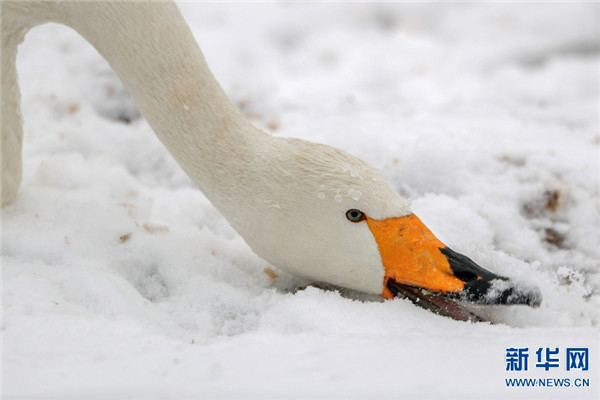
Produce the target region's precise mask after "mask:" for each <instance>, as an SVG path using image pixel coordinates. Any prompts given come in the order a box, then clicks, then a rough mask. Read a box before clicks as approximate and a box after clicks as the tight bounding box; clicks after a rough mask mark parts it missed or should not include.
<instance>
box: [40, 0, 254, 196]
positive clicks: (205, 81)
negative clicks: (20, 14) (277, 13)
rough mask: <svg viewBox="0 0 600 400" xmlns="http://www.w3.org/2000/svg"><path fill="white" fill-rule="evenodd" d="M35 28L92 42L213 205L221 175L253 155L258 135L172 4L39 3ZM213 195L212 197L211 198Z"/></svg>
mask: <svg viewBox="0 0 600 400" xmlns="http://www.w3.org/2000/svg"><path fill="white" fill-rule="evenodd" d="M31 11H32V12H33V13H34V14H35V12H37V11H39V12H40V15H38V16H37V17H36V16H32V18H37V21H36V22H37V23H41V22H49V21H52V22H59V23H62V24H64V25H67V26H69V27H71V28H73V29H74V30H75V31H77V32H78V33H79V34H81V35H82V36H83V37H84V38H85V39H86V40H88V41H89V42H90V43H91V44H92V45H93V46H94V47H95V48H96V49H97V50H98V51H99V52H100V54H102V55H103V56H104V57H105V58H106V60H107V61H108V62H109V64H110V65H111V67H112V68H113V69H114V71H115V72H116V73H117V75H118V76H119V78H120V79H121V81H122V82H123V84H124V85H125V86H126V87H127V89H128V90H129V92H130V94H131V96H132V98H133V99H134V101H135V102H136V104H137V106H138V108H139V109H140V111H141V113H142V114H143V115H144V117H145V118H146V120H147V121H148V123H149V124H150V126H151V127H152V128H153V129H154V131H155V133H156V134H157V136H158V137H159V139H160V140H161V141H162V142H163V144H164V145H165V146H166V147H167V148H168V150H169V151H170V152H171V154H172V155H173V156H174V158H175V159H176V160H177V162H178V163H179V164H180V166H181V167H182V168H183V169H184V170H185V171H186V173H187V174H188V175H189V176H190V177H191V178H192V180H193V181H195V183H196V184H197V185H198V186H199V187H200V189H202V190H203V191H204V192H205V194H207V196H209V197H210V194H211V193H210V192H211V190H213V189H214V185H215V184H217V183H214V184H212V183H211V182H212V181H214V175H215V171H217V170H219V169H223V168H225V169H227V168H228V165H229V163H230V160H232V159H235V158H239V157H241V156H243V155H244V154H245V153H246V152H248V151H252V148H253V147H254V146H253V145H252V143H253V142H255V141H256V140H259V139H260V138H261V137H263V135H265V134H264V133H262V132H261V131H259V130H258V129H256V128H254V127H252V126H251V125H250V123H249V122H248V121H247V120H246V119H245V118H244V117H243V116H242V114H241V113H240V111H239V110H238V109H237V107H235V106H234V105H233V104H232V103H231V102H230V100H229V99H228V98H227V96H226V94H225V93H224V91H223V90H222V88H221V87H220V85H219V84H218V83H217V81H216V80H215V78H214V76H213V75H212V73H211V71H210V70H209V68H208V66H207V64H206V61H205V60H204V56H203V55H202V52H201V50H200V48H199V47H198V45H197V43H196V41H195V40H194V37H193V35H192V32H191V31H190V29H189V27H188V25H187V24H186V22H185V20H184V19H183V17H182V16H181V13H180V12H179V10H178V9H177V6H176V5H175V4H174V3H171V2H122V1H118V2H104V1H103V2H40V6H39V7H31ZM207 192H208V193H207Z"/></svg>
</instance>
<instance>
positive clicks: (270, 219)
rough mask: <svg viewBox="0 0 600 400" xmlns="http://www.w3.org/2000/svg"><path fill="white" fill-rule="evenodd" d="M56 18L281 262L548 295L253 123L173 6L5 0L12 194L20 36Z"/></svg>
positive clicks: (367, 179) (370, 171) (17, 159)
mask: <svg viewBox="0 0 600 400" xmlns="http://www.w3.org/2000/svg"><path fill="white" fill-rule="evenodd" d="M49 21H52V22H58V23H62V24H65V25H67V26H69V27H71V28H73V29H74V30H76V31H77V32H78V33H80V34H81V35H82V36H83V37H85V38H86V39H87V40H88V41H89V42H90V43H91V44H92V45H94V46H95V47H96V49H97V50H98V51H99V52H100V53H101V54H102V55H103V56H104V57H105V58H106V59H107V60H108V61H109V63H110V65H111V66H112V68H113V69H114V70H115V71H116V73H117V74H118V76H119V77H120V78H121V80H122V82H123V83H124V84H125V86H126V87H127V88H128V90H129V91H130V93H131V95H132V97H133V99H134V100H135V102H136V104H137V105H138V107H139V109H140V111H141V112H142V113H143V115H144V117H145V118H146V119H147V121H148V122H149V124H150V125H151V126H152V128H153V129H154V131H155V132H156V134H157V135H158V137H159V138H160V140H161V141H162V143H164V145H165V146H166V147H167V148H168V149H169V151H170V152H171V154H172V155H173V156H174V158H175V159H176V160H177V162H178V163H179V165H180V166H181V167H182V168H183V169H184V170H185V172H186V173H187V174H188V175H189V176H190V177H191V178H192V180H193V181H194V182H195V183H196V184H197V185H198V187H199V188H200V189H201V190H202V191H203V192H204V193H205V195H206V196H207V197H208V199H209V200H210V201H211V202H212V203H213V204H214V205H215V207H216V208H217V209H218V210H219V211H220V212H221V213H222V214H223V215H224V216H225V217H226V218H227V219H228V221H229V222H230V223H231V225H232V226H233V227H234V228H235V230H236V231H237V232H238V233H239V234H240V235H241V236H242V237H243V238H244V239H245V240H246V242H247V243H248V244H249V245H250V247H251V248H252V250H253V251H254V252H256V254H258V255H259V256H261V257H263V258H264V259H266V260H267V261H269V262H270V263H272V264H273V265H275V266H277V267H279V268H281V269H283V270H286V271H289V272H291V273H293V274H297V275H300V276H304V277H307V278H310V279H312V280H317V281H322V282H327V283H330V284H334V285H338V286H341V287H347V288H351V289H355V290H358V291H362V292H367V293H375V294H379V295H381V296H383V297H385V298H391V297H393V296H394V294H396V293H397V292H398V291H402V292H404V293H409V292H410V295H416V296H421V295H419V294H418V293H419V292H420V291H417V290H414V289H411V288H414V287H419V288H426V289H429V290H431V291H434V292H438V293H446V294H454V296H460V297H462V298H465V299H467V300H471V301H475V302H480V303H507V304H515V303H527V304H530V305H536V304H539V301H540V297H539V294H538V292H537V291H535V290H525V291H518V290H515V288H514V286H513V285H511V284H507V282H508V281H507V280H506V279H505V278H500V277H498V276H496V275H494V274H492V273H490V272H488V271H486V270H484V269H482V268H480V267H478V266H477V265H476V264H475V263H473V262H472V261H471V260H469V259H468V258H466V257H464V256H461V255H459V254H457V253H455V252H453V251H452V250H450V249H449V248H447V247H446V246H445V245H443V244H442V243H441V242H440V241H439V240H438V239H436V238H435V236H434V235H433V234H432V233H431V232H430V231H429V230H428V229H427V228H426V227H425V226H424V225H423V223H422V222H421V221H420V220H419V219H418V218H417V217H416V216H414V215H413V214H412V213H411V211H410V209H409V206H408V204H407V202H406V201H405V200H404V199H402V198H401V197H400V196H399V195H398V194H397V193H396V192H395V191H394V190H393V189H392V187H391V186H390V185H389V184H388V183H387V182H386V180H385V179H384V178H383V176H382V175H381V174H380V172H379V171H377V170H376V169H374V168H372V167H370V166H368V165H367V164H365V163H364V162H362V161H360V160H359V159H357V158H355V157H353V156H351V155H349V154H346V153H345V152H342V151H340V150H338V149H335V148H332V147H329V146H325V145H320V144H315V143H310V142H306V141H302V140H296V139H283V138H276V137H271V136H269V135H267V134H266V133H264V132H262V131H260V130H259V129H257V128H255V127H254V126H252V125H251V124H250V123H249V122H248V121H247V120H246V119H245V118H244V117H243V116H242V115H241V113H240V112H239V111H238V110H237V109H236V107H235V106H234V105H233V104H232V103H231V102H230V101H229V100H228V98H227V96H226V95H225V93H224V92H223V90H222V89H221V87H220V86H219V84H218V83H217V82H216V81H215V79H214V77H213V76H212V74H211V72H210V70H209V69H208V67H207V65H206V63H205V61H204V58H203V56H202V53H201V51H200V49H199V48H198V46H197V44H196V42H195V41H194V39H193V36H192V34H191V32H190V30H189V28H188V26H187V25H186V23H185V21H184V20H183V18H182V16H181V15H180V13H179V11H178V9H177V7H176V6H175V5H174V4H173V3H165V2H157V3H154V2H81V1H78V2H70V1H57V2H49V1H4V2H2V203H3V204H8V203H10V202H11V201H12V200H13V199H14V198H15V196H16V193H17V191H18V186H19V183H20V178H21V140H22V124H21V119H20V114H19V90H18V85H17V75H16V69H15V58H16V53H17V47H18V45H19V43H21V42H22V41H23V39H24V36H25V34H26V32H27V31H28V30H29V29H30V28H31V27H33V26H36V25H38V24H41V23H45V22H49ZM405 285H408V286H405ZM490 288H494V289H495V291H490V290H489V289H490ZM498 288H501V290H497V289H498ZM407 290H408V292H407ZM492 292H493V293H495V295H493V296H492V294H491V293H492ZM415 293H416V294H415ZM428 299H429V297H428Z"/></svg>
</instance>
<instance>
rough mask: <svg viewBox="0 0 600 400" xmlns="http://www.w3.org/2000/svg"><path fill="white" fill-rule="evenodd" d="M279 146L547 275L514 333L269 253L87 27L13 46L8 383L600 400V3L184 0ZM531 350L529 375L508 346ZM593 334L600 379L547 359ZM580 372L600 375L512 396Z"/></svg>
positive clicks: (46, 30)
mask: <svg viewBox="0 0 600 400" xmlns="http://www.w3.org/2000/svg"><path fill="white" fill-rule="evenodd" d="M181 9H182V12H183V14H184V16H185V18H186V20H187V21H188V22H189V24H190V25H191V27H192V30H193V32H194V34H195V36H196V38H197V40H198V41H199V43H200V46H201V48H202V49H203V50H204V52H205V55H206V58H207V60H208V63H209V65H210V66H211V68H212V70H213V72H214V73H215V75H216V76H217V79H218V80H219V81H220V82H221V84H222V85H223V87H224V89H225V90H226V92H227V93H228V94H229V95H230V97H231V98H232V100H233V101H234V102H235V103H236V104H237V105H238V106H239V107H240V108H241V109H242V110H243V112H244V113H245V114H246V115H247V116H248V118H250V119H251V120H252V121H253V122H254V123H256V124H257V125H258V126H261V127H263V128H264V129H266V130H269V131H270V132H271V133H272V134H273V135H280V136H294V137H301V138H305V139H308V140H313V141H318V142H323V143H328V144H331V145H334V146H337V147H340V148H343V149H345V150H347V151H349V152H351V153H353V154H355V155H358V156H360V157H362V158H363V159H364V160H366V161H367V162H369V163H371V164H373V165H375V166H376V167H378V168H381V169H382V171H383V173H384V174H385V175H386V176H387V177H388V178H389V179H390V180H391V182H392V183H393V185H394V186H395V187H396V188H397V190H398V191H399V192H400V193H401V194H403V195H405V196H407V197H410V198H411V199H412V204H413V210H414V211H415V212H416V213H417V214H418V215H419V216H420V217H421V219H423V220H424V222H425V223H426V224H427V225H428V226H429V227H430V228H431V229H432V231H433V232H434V233H436V234H437V236H438V237H439V238H440V239H441V240H442V241H444V242H445V243H446V244H448V245H449V246H450V247H452V248H454V249H455V250H457V251H460V252H461V253H464V254H466V255H468V256H469V257H471V258H473V259H474V260H476V261H477V262H478V263H479V264H481V265H482V266H484V267H485V268H487V269H489V270H491V271H494V272H497V273H500V274H503V275H507V276H511V277H515V278H518V279H521V280H524V281H527V282H532V283H534V284H536V285H538V286H539V287H540V289H541V291H542V293H543V296H544V302H543V304H542V306H541V307H540V308H538V309H531V308H527V307H516V306H515V307H489V308H487V309H484V310H479V311H481V312H484V313H487V314H488V315H489V317H490V318H492V319H493V320H495V321H497V322H498V323H497V324H493V325H492V324H487V323H479V324H471V323H464V322H457V321H453V320H449V319H447V318H443V317H439V316H436V315H434V314H432V313H430V312H428V311H425V310H423V309H420V308H417V307H415V306H413V305H412V304H411V303H410V302H408V301H406V300H401V299H396V300H393V301H385V302H381V301H378V300H377V299H373V298H366V297H364V296H361V295H360V294H357V293H348V292H345V291H342V292H341V293H340V291H337V290H327V289H323V288H321V287H318V286H312V285H310V282H305V281H302V280H300V279H297V278H295V277H292V276H290V275H289V274H286V273H284V272H282V271H279V270H275V269H274V268H273V267H272V266H270V265H268V263H266V262H265V261H263V260H261V259H260V258H258V257H257V256H255V255H254V254H253V253H252V252H251V251H250V250H249V248H248V247H247V246H246V245H245V243H244V242H243V240H242V239H241V238H240V237H239V236H237V235H236V233H235V232H234V231H233V230H232V229H231V228H230V227H229V226H228V224H227V221H226V220H225V219H224V218H223V217H222V216H221V215H219V213H218V212H217V211H216V210H215V209H214V208H213V207H212V205H211V204H210V203H209V202H208V201H207V200H206V199H205V198H204V196H203V195H202V193H200V192H199V191H198V190H196V189H195V188H194V187H193V185H192V184H191V183H190V181H189V180H188V178H187V177H186V176H185V175H184V174H183V172H182V171H181V170H180V169H179V167H178V166H177V165H176V164H175V162H174V161H173V160H172V159H171V157H170V156H169V154H168V153H167V151H166V150H165V148H164V147H163V146H162V145H161V144H160V143H159V142H158V141H157V139H156V138H155V136H154V135H153V133H152V131H151V129H150V128H149V127H148V125H147V124H146V122H145V121H144V120H143V119H142V118H140V117H139V114H138V113H137V111H136V109H135V106H133V105H132V104H131V101H130V100H129V99H128V98H127V95H126V91H124V89H123V88H122V86H121V85H120V83H119V82H118V80H117V79H116V78H115V77H114V75H113V74H112V72H110V69H109V67H108V65H107V64H106V63H105V61H104V60H103V59H102V58H101V57H100V56H99V55H98V54H97V53H96V52H95V50H94V49H93V48H92V47H91V46H89V45H88V44H87V43H86V42H85V41H84V40H83V39H81V38H80V37H79V36H78V35H77V34H76V33H74V32H73V31H71V30H69V29H67V28H64V27H61V26H58V25H46V26H43V27H39V28H36V29H34V30H33V31H32V32H30V34H29V35H28V36H27V39H26V41H25V43H24V45H22V47H21V49H20V55H19V72H20V81H21V86H22V112H23V115H24V120H25V148H24V179H23V186H22V189H21V193H20V196H19V198H18V200H17V201H16V203H14V204H13V205H11V206H10V207H8V208H6V209H4V210H3V214H2V215H3V216H2V303H3V304H2V305H3V311H2V327H1V328H2V378H3V389H2V390H3V395H4V396H5V397H6V398H11V397H35V398H44V397H52V398H87V397H97V398H120V397H128V398H163V397H164V398H167V397H169V398H181V397H189V398H215V397H238V398H257V397H258V398H261V397H274V398H304V397H318V398H340V399H341V398H348V397H356V398H400V397H402V398H436V399H438V398H445V399H447V398H458V397H460V398H471V397H474V398H489V397H493V398H503V397H506V398H509V397H510V398H528V397H531V396H538V397H540V398H542V397H543V398H554V397H557V398H579V397H587V398H598V397H597V396H598V387H599V386H600V357H598V353H599V351H600V344H599V336H600V335H599V332H600V330H599V326H600V273H599V271H600V261H599V260H600V232H599V226H600V190H599V185H600V169H599V168H600V164H599V162H600V161H599V160H600V123H599V111H598V106H599V99H600V76H599V75H600V74H599V65H600V63H599V61H600V28H599V26H600V6H599V5H598V3H574V4H565V3H563V4H560V3H551V4H548V3H529V4H516V3H504V4H502V3H495V4H487V5H481V4H475V3H460V4H446V3H438V4H424V5H416V4H410V3H402V4H380V5H372V4H371V5H367V4H351V5H343V4H328V5H319V4H302V3H298V4H248V5H240V4H235V5H234V4H226V5H216V4H195V3H184V4H181ZM509 347H528V348H529V349H530V350H529V351H530V354H531V358H530V360H529V363H530V368H529V371H528V372H517V371H511V372H507V371H506V361H505V355H506V349H507V348H509ZM540 347H551V348H556V347H558V348H560V351H561V360H562V357H563V356H564V355H563V353H562V352H564V350H565V348H566V347H589V348H590V353H591V355H590V357H591V360H590V369H589V371H570V372H566V371H565V369H564V364H562V365H561V367H560V368H559V369H556V370H551V371H548V372H546V371H544V369H543V368H541V369H540V368H535V367H534V364H535V362H536V360H535V350H536V349H537V348H540ZM513 377H539V378H545V377H554V378H556V377H559V378H560V377H570V378H571V379H573V378H575V377H583V378H588V379H590V382H591V387H589V388H574V387H570V388H555V387H554V388H548V387H546V388H527V389H526V388H507V387H505V381H504V380H505V378H513Z"/></svg>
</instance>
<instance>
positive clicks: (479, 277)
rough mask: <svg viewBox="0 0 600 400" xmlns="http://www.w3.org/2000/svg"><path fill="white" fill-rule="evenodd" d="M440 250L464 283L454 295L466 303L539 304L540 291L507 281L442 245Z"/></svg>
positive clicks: (540, 298)
mask: <svg viewBox="0 0 600 400" xmlns="http://www.w3.org/2000/svg"><path fill="white" fill-rule="evenodd" d="M440 251H441V252H442V254H444V255H445V256H446V258H447V259H448V263H449V264H450V268H451V269H452V272H453V273H454V276H456V277H457V278H459V279H460V280H462V281H463V282H465V286H464V288H463V290H462V291H461V292H460V293H459V294H458V297H459V299H460V300H465V301H468V302H470V303H475V304H484V305H493V304H505V305H517V304H522V305H527V306H530V307H539V305H540V304H541V303H542V293H541V292H540V290H539V289H538V288H537V287H534V286H528V285H525V284H522V283H518V282H514V281H511V280H510V279H508V278H504V277H502V276H498V275H496V274H494V273H491V272H490V271H487V270H485V269H483V268H481V267H480V266H479V265H477V264H476V263H475V262H473V260H471V259H470V258H468V257H466V256H463V255H462V254H459V253H457V252H455V251H454V250H452V249H450V248H448V247H444V248H441V249H440Z"/></svg>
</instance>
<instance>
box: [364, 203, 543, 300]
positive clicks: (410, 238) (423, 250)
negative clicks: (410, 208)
mask: <svg viewBox="0 0 600 400" xmlns="http://www.w3.org/2000/svg"><path fill="white" fill-rule="evenodd" d="M366 220H367V224H368V226H369V229H370V230H371V232H372V233H373V236H374V237H375V241H376V242H377V245H378V247H379V252H380V254H381V258H382V262H383V266H384V268H385V278H384V282H383V283H384V284H383V287H384V289H383V292H382V293H381V296H382V297H384V298H387V299H390V298H393V297H395V294H396V293H397V292H398V288H399V287H403V286H404V287H406V286H408V287H412V288H415V287H416V288H421V289H427V290H428V291H432V292H435V294H439V295H442V296H444V297H449V298H453V299H456V300H464V301H468V302H471V303H476V304H526V305H530V306H533V307H537V306H539V304H540V303H541V294H540V292H539V290H538V289H537V288H530V287H525V286H523V285H520V284H516V283H514V282H512V281H510V280H509V279H508V278H505V277H501V276H498V275H496V274H493V273H491V272H489V271H487V270H485V269H483V268H481V267H480V266H479V265H477V264H475V263H474V262H473V261H472V260H471V259H469V258H468V257H465V256H463V255H462V254H459V253H457V252H455V251H453V250H452V249H450V248H449V247H447V246H446V245H445V244H443V243H442V242H441V241H440V240H439V239H438V238H436V237H435V236H434V235H433V233H431V231H430V230H429V229H428V228H427V227H426V226H425V224H423V222H421V220H420V219H419V218H418V217H417V216H416V215H414V214H411V215H408V216H405V217H399V218H388V219H384V220H375V219H370V218H368V217H367V218H366Z"/></svg>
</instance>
